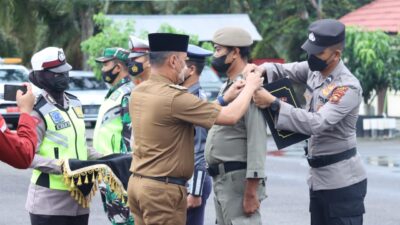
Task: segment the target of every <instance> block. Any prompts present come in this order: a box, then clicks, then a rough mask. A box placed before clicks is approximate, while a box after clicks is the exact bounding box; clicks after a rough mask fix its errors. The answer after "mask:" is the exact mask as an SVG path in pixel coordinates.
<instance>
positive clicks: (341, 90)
mask: <svg viewBox="0 0 400 225" xmlns="http://www.w3.org/2000/svg"><path fill="white" fill-rule="evenodd" d="M348 89H349V88H348V87H338V88H336V89H335V90H334V91H333V93H332V95H331V97H330V98H329V102H330V103H333V104H338V103H339V101H340V99H341V98H342V97H343V96H344V95H345V93H346V91H347V90H348Z"/></svg>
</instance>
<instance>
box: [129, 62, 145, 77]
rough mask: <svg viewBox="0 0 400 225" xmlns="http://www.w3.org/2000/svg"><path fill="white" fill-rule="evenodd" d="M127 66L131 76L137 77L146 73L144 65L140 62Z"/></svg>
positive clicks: (130, 63)
mask: <svg viewBox="0 0 400 225" xmlns="http://www.w3.org/2000/svg"><path fill="white" fill-rule="evenodd" d="M127 66H128V71H129V74H130V75H131V76H137V75H139V74H141V73H143V71H144V68H143V63H140V62H135V61H130V62H128V65H127Z"/></svg>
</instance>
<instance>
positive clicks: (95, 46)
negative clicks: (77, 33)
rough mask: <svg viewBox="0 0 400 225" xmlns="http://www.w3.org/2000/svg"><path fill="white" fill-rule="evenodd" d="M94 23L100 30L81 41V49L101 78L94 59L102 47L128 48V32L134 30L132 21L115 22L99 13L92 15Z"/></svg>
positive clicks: (100, 52) (101, 51)
mask: <svg viewBox="0 0 400 225" xmlns="http://www.w3.org/2000/svg"><path fill="white" fill-rule="evenodd" d="M93 20H94V23H95V25H96V26H97V27H98V29H99V30H100V31H99V32H98V33H97V34H95V35H94V36H92V37H90V38H88V39H87V40H85V41H83V42H82V43H81V49H82V51H83V52H84V53H86V54H88V56H89V57H88V60H87V64H88V65H89V67H91V68H92V69H93V71H94V73H95V75H96V77H97V78H101V75H100V67H99V66H98V65H97V63H96V61H95V59H96V58H97V57H100V56H101V54H102V53H103V50H104V48H108V47H121V48H125V49H127V48H128V40H129V34H131V33H132V32H133V31H134V22H133V21H128V22H127V23H116V22H113V21H112V20H111V19H108V18H106V17H105V15H104V14H102V13H100V14H97V15H94V16H93Z"/></svg>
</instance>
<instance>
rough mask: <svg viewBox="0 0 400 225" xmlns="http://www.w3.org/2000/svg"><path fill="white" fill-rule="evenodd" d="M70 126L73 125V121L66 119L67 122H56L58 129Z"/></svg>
mask: <svg viewBox="0 0 400 225" xmlns="http://www.w3.org/2000/svg"><path fill="white" fill-rule="evenodd" d="M70 126H71V123H70V122H69V121H65V122H62V123H57V124H56V130H61V129H65V128H67V127H70Z"/></svg>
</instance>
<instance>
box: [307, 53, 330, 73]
mask: <svg viewBox="0 0 400 225" xmlns="http://www.w3.org/2000/svg"><path fill="white" fill-rule="evenodd" d="M330 58H332V55H331V56H330V57H329V58H328V59H327V60H326V61H324V60H322V59H320V58H318V57H317V56H315V55H313V54H310V55H308V59H307V62H308V67H309V68H310V70H311V71H323V70H325V69H326V67H328V65H329V64H328V60H329V59H330Z"/></svg>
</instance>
